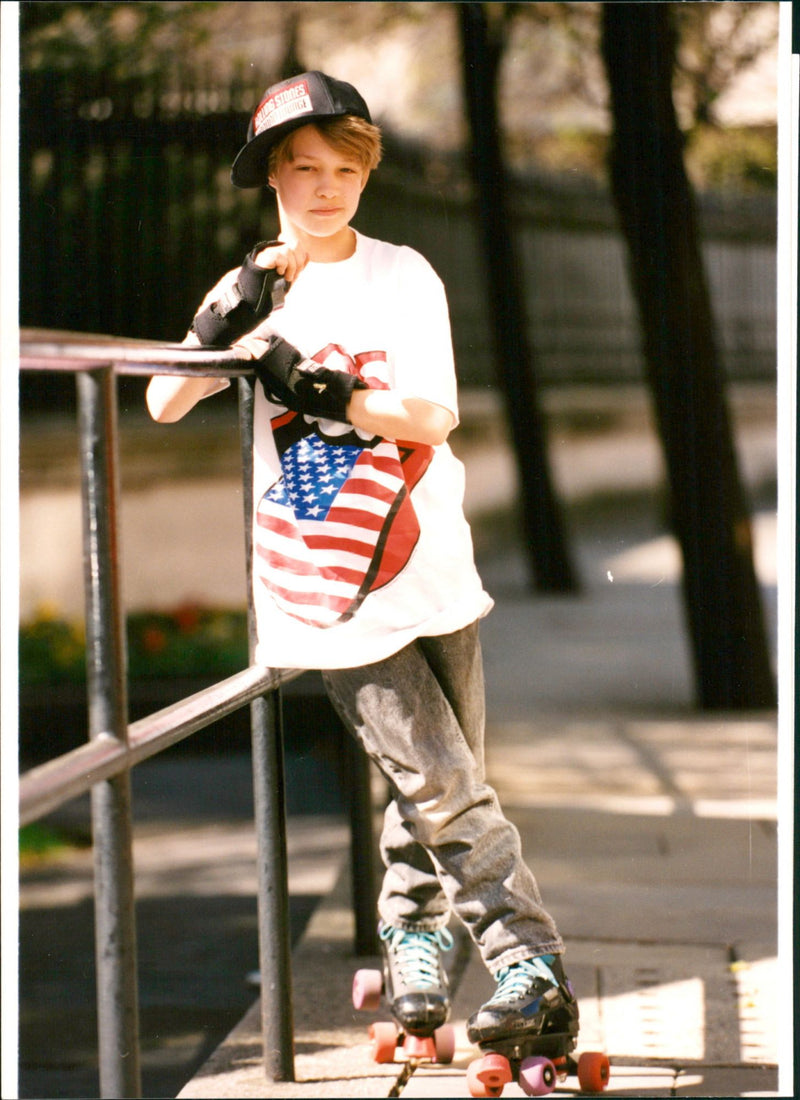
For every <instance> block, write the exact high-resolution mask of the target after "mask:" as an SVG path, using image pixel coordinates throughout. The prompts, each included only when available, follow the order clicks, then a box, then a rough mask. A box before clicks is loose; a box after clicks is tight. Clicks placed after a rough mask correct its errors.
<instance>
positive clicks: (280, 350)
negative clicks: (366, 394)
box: [253, 336, 369, 424]
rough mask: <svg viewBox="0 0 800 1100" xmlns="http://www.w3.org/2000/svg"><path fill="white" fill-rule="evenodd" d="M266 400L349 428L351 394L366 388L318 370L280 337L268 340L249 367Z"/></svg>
mask: <svg viewBox="0 0 800 1100" xmlns="http://www.w3.org/2000/svg"><path fill="white" fill-rule="evenodd" d="M253 368H254V370H255V372H256V377H257V378H258V379H259V380H260V382H261V385H262V386H263V387H264V392H265V393H266V394H267V396H268V397H269V398H270V400H273V401H276V402H277V403H278V404H280V405H285V406H286V408H287V409H292V410H293V411H294V412H300V413H307V414H308V415H309V416H317V417H320V418H321V419H323V420H340V421H341V422H342V423H344V424H349V423H350V421H349V420H348V418H347V405H348V403H349V401H350V398H351V396H352V393H353V390H367V389H369V386H368V385H367V383H366V382H364V381H362V379H360V378H356V376H355V375H354V374H347V373H346V372H345V371H340V370H330V369H329V368H328V367H321V366H320V365H319V363H315V362H314V360H313V359H306V358H305V357H304V356H303V355H301V353H300V352H299V351H298V350H297V348H296V347H293V346H292V344H289V343H287V341H286V340H284V339H283V337H282V336H271V337H270V338H269V348H268V349H267V350H266V351H265V352H264V354H263V355H262V356H261V357H260V359H256V360H255V362H254V363H253Z"/></svg>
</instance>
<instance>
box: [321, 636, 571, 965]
mask: <svg viewBox="0 0 800 1100" xmlns="http://www.w3.org/2000/svg"><path fill="white" fill-rule="evenodd" d="M322 675H323V680H324V682H325V687H326V690H327V692H328V695H329V697H330V699H331V702H332V703H333V705H334V707H335V709H336V711H337V712H338V714H339V716H340V717H341V719H342V721H343V722H344V723H345V725H346V726H347V727H348V728H349V729H350V730H351V731H352V732H353V733H354V734H355V735H356V737H357V739H358V740H359V741H360V742H361V744H362V745H363V747H364V749H365V750H366V752H367V753H368V754H369V756H370V757H371V758H372V760H373V761H374V762H375V764H376V765H377V766H378V768H380V770H381V771H382V773H383V774H384V776H385V777H386V779H387V780H388V781H389V784H390V787H391V790H392V794H393V798H392V800H391V801H390V802H389V805H388V807H387V809H386V813H385V818H384V827H383V832H382V836H381V856H382V858H383V862H384V865H385V867H386V872H385V875H384V880H383V887H382V889H381V893H380V898H379V899H378V912H379V914H380V916H381V918H382V919H383V920H384V921H385V922H386V923H387V924H391V925H394V926H396V927H399V928H405V929H409V930H423V931H435V930H437V929H439V928H442V927H444V925H446V924H447V922H448V919H449V916H450V913H451V911H452V912H454V913H455V914H456V916H458V917H459V918H460V919H461V920H462V921H463V923H464V925H465V926H466V928H467V929H468V930H469V933H470V935H471V936H472V938H473V940H474V942H475V943H476V945H477V947H478V949H479V950H480V952H481V956H482V958H483V960H484V962H485V963H486V966H487V967H488V969H489V970H490V972H491V973H492V974H496V973H497V971H498V970H500V968H501V967H504V966H508V965H509V964H510V963H513V962H518V961H519V960H520V959H527V958H530V957H532V956H534V955H546V954H560V953H561V952H563V950H564V947H563V944H562V941H561V938H560V936H559V934H558V931H557V929H556V926H555V923H554V921H553V919H552V917H550V916H549V914H548V913H547V912H546V911H545V909H544V908H543V906H542V900H541V897H540V896H539V889H538V887H537V885H536V880H535V879H534V877H533V875H532V874H531V872H530V870H529V869H528V867H527V866H526V864H525V862H524V860H523V858H522V851H521V846H520V838H519V833H518V832H517V830H516V828H515V827H514V826H513V825H512V824H511V823H510V822H509V821H507V820H506V818H505V816H504V815H503V812H502V810H501V809H500V805H499V803H498V800H497V795H496V794H495V792H494V790H493V789H492V787H490V786H489V785H488V784H487V783H486V782H485V779H484V754H483V741H484V718H485V703H484V685H483V662H482V656H481V649H480V641H479V637H478V624H477V623H473V624H472V625H471V626H468V627H465V628H464V629H463V630H459V631H456V632H455V633H454V634H446V635H443V636H441V637H435V638H419V639H417V640H416V641H415V642H412V643H411V644H410V645H408V646H406V647H405V648H404V649H402V650H400V652H399V653H396V654H394V655H393V656H391V657H389V658H387V659H386V660H384V661H378V662H376V663H375V664H370V665H365V666H363V667H361V668H346V669H335V670H327V671H325V672H323V674H322Z"/></svg>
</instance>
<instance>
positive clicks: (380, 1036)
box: [369, 1020, 398, 1064]
mask: <svg viewBox="0 0 800 1100" xmlns="http://www.w3.org/2000/svg"><path fill="white" fill-rule="evenodd" d="M369 1037H370V1039H371V1040H372V1060H373V1062H378V1063H380V1064H384V1063H386V1062H393V1061H394V1056H395V1052H396V1051H397V1037H398V1031H397V1027H396V1026H395V1025H394V1024H392V1023H388V1022H385V1021H383V1020H381V1021H380V1022H379V1023H376V1024H370V1025H369Z"/></svg>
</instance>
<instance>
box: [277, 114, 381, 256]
mask: <svg viewBox="0 0 800 1100" xmlns="http://www.w3.org/2000/svg"><path fill="white" fill-rule="evenodd" d="M291 156H292V159H291V160H284V161H283V162H282V163H281V164H279V165H278V167H277V168H276V169H275V172H274V174H273V175H271V176H270V177H269V183H270V186H271V187H274V189H275V191H276V193H277V195H278V199H279V201H280V204H281V207H282V210H283V213H284V215H285V216H286V217H287V218H288V219H289V220H290V221H291V222H292V224H293V225H294V227H295V228H296V229H297V230H299V231H300V232H301V233H306V234H308V235H310V236H312V237H333V236H335V235H336V234H337V233H340V232H342V231H343V230H344V229H346V228H347V226H348V224H349V222H350V220H351V219H352V218H353V216H354V215H355V212H356V210H357V209H358V202H359V199H360V197H361V192H362V191H363V189H364V186H365V184H366V182H367V179H368V177H369V171H368V170H367V169H365V168H363V167H362V166H361V164H360V162H359V161H357V160H354V159H353V158H351V157H349V156H347V155H346V154H343V153H339V152H337V151H336V149H334V148H333V146H332V145H329V144H328V143H327V141H325V139H324V138H323V137H322V135H321V134H320V132H319V131H318V130H317V129H316V127H315V126H303V127H301V128H300V129H299V130H297V131H296V132H295V134H294V139H293V141H292V147H291Z"/></svg>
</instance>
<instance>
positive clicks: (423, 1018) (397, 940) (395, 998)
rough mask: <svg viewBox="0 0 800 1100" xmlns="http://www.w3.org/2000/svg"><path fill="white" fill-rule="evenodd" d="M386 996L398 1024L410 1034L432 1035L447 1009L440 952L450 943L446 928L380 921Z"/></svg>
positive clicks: (379, 929)
mask: <svg viewBox="0 0 800 1100" xmlns="http://www.w3.org/2000/svg"><path fill="white" fill-rule="evenodd" d="M378 935H379V937H380V940H381V944H382V946H383V972H384V983H385V992H386V999H387V1001H388V1002H389V1006H390V1008H391V1012H392V1015H393V1016H394V1018H395V1019H396V1020H397V1022H398V1024H399V1025H400V1027H401V1028H402V1029H403V1030H404V1031H406V1032H408V1033H409V1034H411V1035H424V1036H428V1035H432V1034H433V1032H434V1031H435V1030H436V1029H437V1028H439V1027H441V1026H442V1024H443V1023H444V1022H445V1020H446V1019H447V1017H448V1015H449V1013H450V997H449V993H448V985H447V975H446V974H445V972H444V967H443V966H442V952H443V951H449V950H450V948H451V947H452V946H453V937H452V936H451V935H450V933H449V932H448V930H447V929H446V928H442V929H440V930H439V931H438V932H409V931H406V930H405V929H403V928H394V927H393V926H392V925H385V924H383V923H381V924H380V925H379V927H378Z"/></svg>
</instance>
